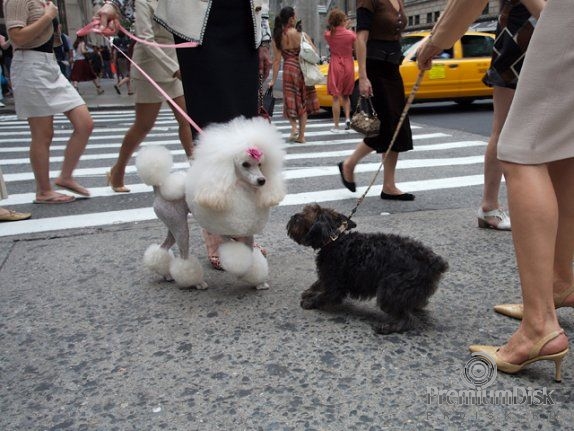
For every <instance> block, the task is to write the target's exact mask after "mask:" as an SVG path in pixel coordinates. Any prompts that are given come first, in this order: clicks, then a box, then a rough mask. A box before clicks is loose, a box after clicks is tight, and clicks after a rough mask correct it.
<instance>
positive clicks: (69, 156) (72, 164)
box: [55, 105, 94, 196]
mask: <svg viewBox="0 0 574 431" xmlns="http://www.w3.org/2000/svg"><path fill="white" fill-rule="evenodd" d="M65 114H66V117H68V119H69V120H70V122H71V123H72V126H73V128H74V130H73V132H72V135H71V136H70V139H68V143H67V144H66V151H65V152H64V162H63V163H62V172H61V173H60V176H59V177H58V178H56V181H55V184H57V185H59V186H62V187H65V188H69V189H74V191H76V190H77V191H78V193H79V194H82V195H86V196H89V194H90V192H89V191H88V190H87V189H86V188H84V187H82V186H80V185H79V184H78V183H77V182H76V181H75V180H74V178H73V173H74V169H76V166H77V165H78V162H79V161H80V157H81V156H82V154H83V153H84V150H85V149H86V145H87V144H88V139H90V135H91V134H92V130H93V129H94V120H93V119H92V116H91V115H90V112H89V111H88V107H87V106H86V105H80V106H78V107H77V108H74V109H72V110H71V111H68V112H66V113H65Z"/></svg>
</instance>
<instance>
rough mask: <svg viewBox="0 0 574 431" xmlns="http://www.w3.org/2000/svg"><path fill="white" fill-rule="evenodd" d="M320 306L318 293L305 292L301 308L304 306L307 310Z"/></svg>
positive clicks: (302, 296)
mask: <svg viewBox="0 0 574 431" xmlns="http://www.w3.org/2000/svg"><path fill="white" fill-rule="evenodd" d="M305 294H307V295H305ZM318 306H319V304H318V301H317V294H313V293H312V292H309V291H305V292H303V294H302V295H301V308H304V309H305V310H312V309H313V308H318Z"/></svg>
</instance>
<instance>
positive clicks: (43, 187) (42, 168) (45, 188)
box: [28, 116, 56, 200]
mask: <svg viewBox="0 0 574 431" xmlns="http://www.w3.org/2000/svg"><path fill="white" fill-rule="evenodd" d="M28 124H29V125H30V133H31V137H32V142H31V143H30V165H31V166H32V171H34V178H35V180H36V199H37V200H45V199H51V198H52V197H54V196H55V195H56V193H55V192H54V191H53V190H52V184H51V183H50V145H51V144H52V138H53V136H54V125H53V117H51V116H50V117H33V118H28Z"/></svg>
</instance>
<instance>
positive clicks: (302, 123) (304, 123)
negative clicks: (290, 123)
mask: <svg viewBox="0 0 574 431" xmlns="http://www.w3.org/2000/svg"><path fill="white" fill-rule="evenodd" d="M306 127H307V113H305V114H303V115H301V116H300V117H299V134H298V135H297V139H296V140H295V142H298V143H300V144H301V143H304V142H305V128H306Z"/></svg>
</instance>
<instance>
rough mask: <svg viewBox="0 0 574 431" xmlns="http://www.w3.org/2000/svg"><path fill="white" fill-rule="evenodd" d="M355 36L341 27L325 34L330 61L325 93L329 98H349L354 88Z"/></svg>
mask: <svg viewBox="0 0 574 431" xmlns="http://www.w3.org/2000/svg"><path fill="white" fill-rule="evenodd" d="M356 38H357V35H356V34H355V33H354V32H353V31H351V30H348V29H346V28H345V27H343V26H339V27H335V29H333V31H329V30H327V31H326V32H325V40H326V41H327V43H328V44H329V49H330V51H331V59H330V60H329V74H328V75H327V92H328V93H329V94H330V95H331V96H350V95H351V94H352V93H353V87H354V86H355V66H354V63H353V44H354V43H355V39H356Z"/></svg>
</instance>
